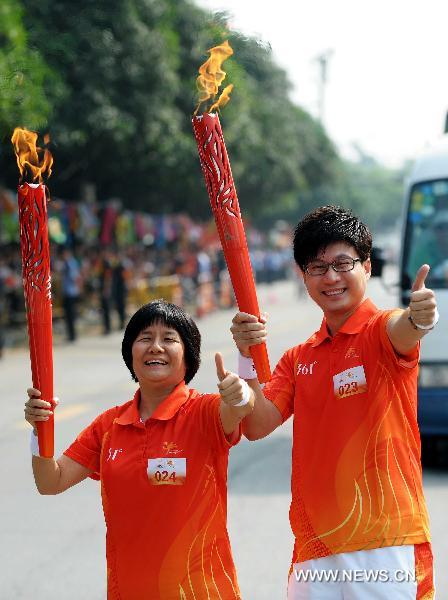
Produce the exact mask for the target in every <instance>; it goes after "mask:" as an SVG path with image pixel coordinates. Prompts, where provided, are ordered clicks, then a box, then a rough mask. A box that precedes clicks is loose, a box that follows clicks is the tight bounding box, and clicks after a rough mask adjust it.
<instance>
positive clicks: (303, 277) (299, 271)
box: [296, 264, 306, 281]
mask: <svg viewBox="0 0 448 600" xmlns="http://www.w3.org/2000/svg"><path fill="white" fill-rule="evenodd" d="M296 271H297V275H298V276H299V277H301V278H302V279H303V281H305V275H306V273H305V272H304V271H302V269H301V268H300V267H299V265H298V264H296Z"/></svg>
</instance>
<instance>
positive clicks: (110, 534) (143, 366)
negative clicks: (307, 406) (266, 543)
mask: <svg viewBox="0 0 448 600" xmlns="http://www.w3.org/2000/svg"><path fill="white" fill-rule="evenodd" d="M200 346H201V336H200V333H199V331H198V328H197V326H196V324H195V322H194V321H193V319H192V318H191V317H190V316H189V315H188V314H187V313H185V311H183V309H181V308H179V307H178V306H176V305H174V304H170V303H168V302H165V301H163V300H158V301H154V302H150V303H149V304H146V305H145V306H143V307H141V308H140V309H139V310H138V311H137V312H136V313H135V314H134V315H133V316H132V318H131V319H130V321H129V323H128V325H127V327H126V330H125V333H124V337H123V343H122V356H123V360H124V362H125V364H126V366H127V367H128V369H129V371H130V373H131V376H132V378H133V379H134V381H136V382H137V384H138V386H137V389H136V392H135V395H134V397H133V399H132V400H129V401H128V402H125V403H124V404H122V405H121V406H114V407H112V408H110V409H109V410H107V411H105V412H104V413H102V414H101V415H99V416H98V417H97V418H96V419H95V420H94V421H93V422H92V423H91V424H90V425H88V426H87V428H86V429H85V430H84V431H82V432H81V433H80V434H79V435H78V437H77V438H76V440H75V441H74V442H73V444H71V446H69V448H67V450H65V452H64V453H63V455H62V456H61V457H59V458H58V459H57V460H54V458H41V457H40V456H39V452H38V448H37V437H36V425H37V423H38V422H39V421H45V420H46V419H48V417H49V415H50V414H51V410H52V408H51V405H50V403H48V402H44V401H43V400H40V398H39V396H40V392H39V390H36V389H33V388H30V389H29V390H28V396H29V399H28V400H27V402H26V404H25V418H26V420H27V421H28V422H29V423H30V424H31V425H32V427H33V431H32V432H31V448H32V453H33V457H32V466H33V473H34V478H35V481H36V486H37V489H38V490H39V492H40V493H41V494H50V495H53V494H60V493H61V492H65V491H66V490H68V489H69V488H70V487H72V486H73V485H76V484H78V483H80V482H81V481H83V480H84V479H86V478H88V477H91V478H92V479H99V480H100V481H101V493H102V500H103V510H104V515H105V520H106V526H107V538H106V553H107V572H108V577H107V588H108V596H107V597H108V598H110V599H112V598H123V599H126V600H143V599H148V600H149V599H151V600H152V599H154V600H156V599H157V598H160V599H162V598H163V599H164V600H172V599H175V598H176V599H180V598H184V599H186V600H194V599H195V598H196V599H199V598H201V599H202V598H216V599H218V598H222V599H223V600H224V599H225V600H239V599H240V598H241V595H240V592H239V589H238V583H237V577H236V571H235V566H234V563H233V559H232V553H231V548H230V541H229V536H228V533H227V525H226V519H227V463H228V455H229V450H230V448H231V447H232V446H234V445H235V444H236V443H238V441H239V439H240V437H241V431H240V429H241V425H240V424H241V420H242V419H243V418H244V417H245V416H246V415H248V414H249V413H250V412H251V411H252V410H253V406H254V393H253V392H252V390H251V389H250V388H249V386H248V385H247V383H246V382H245V381H244V380H242V379H240V378H239V377H238V376H237V375H235V374H233V373H230V372H229V371H226V369H225V367H224V363H223V359H222V356H221V354H219V353H217V354H216V356H215V361H216V372H217V378H218V382H219V383H218V389H219V394H201V393H199V392H197V391H196V390H194V389H192V388H191V387H189V385H188V384H189V383H190V381H191V379H192V378H193V377H194V375H195V374H196V372H197V370H198V368H199V364H200Z"/></svg>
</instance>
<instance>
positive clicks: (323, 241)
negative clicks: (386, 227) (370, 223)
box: [293, 206, 372, 271]
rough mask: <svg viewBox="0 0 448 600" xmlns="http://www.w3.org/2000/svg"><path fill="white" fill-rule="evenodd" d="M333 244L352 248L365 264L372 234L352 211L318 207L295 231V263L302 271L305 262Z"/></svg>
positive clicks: (369, 251) (338, 207)
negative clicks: (338, 243) (343, 244)
mask: <svg viewBox="0 0 448 600" xmlns="http://www.w3.org/2000/svg"><path fill="white" fill-rule="evenodd" d="M334 242H345V243H347V244H350V246H352V247H353V248H354V249H355V250H356V252H357V254H358V256H359V258H360V259H361V260H362V262H364V261H365V260H367V259H368V258H369V256H370V253H371V251H372V234H371V233H370V231H369V229H368V227H367V226H366V225H365V224H364V223H363V222H362V221H361V220H360V219H358V217H356V216H355V215H353V213H352V212H351V210H349V209H346V208H342V206H321V207H319V208H316V209H315V210H313V211H312V212H310V213H308V214H307V215H306V216H305V217H304V218H303V219H302V220H301V221H300V222H299V224H298V225H297V227H296V229H295V231H294V244H293V248H294V260H295V261H296V263H297V264H298V265H299V267H300V268H301V269H302V271H305V269H306V267H307V265H308V263H309V262H310V261H312V260H315V259H316V258H317V257H318V255H319V253H320V252H321V251H323V250H325V248H326V247H327V246H329V245H330V244H333V243H334Z"/></svg>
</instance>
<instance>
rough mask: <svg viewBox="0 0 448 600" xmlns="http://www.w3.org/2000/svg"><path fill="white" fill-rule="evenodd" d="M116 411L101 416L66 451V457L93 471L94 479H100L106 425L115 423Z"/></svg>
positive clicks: (111, 410)
mask: <svg viewBox="0 0 448 600" xmlns="http://www.w3.org/2000/svg"><path fill="white" fill-rule="evenodd" d="M115 412H116V409H115V408H113V409H110V410H108V411H106V412H105V413H102V414H101V415H99V416H98V417H97V418H96V419H95V420H94V421H92V423H90V425H88V426H87V427H86V428H85V429H84V430H83V431H81V433H80V434H79V435H78V437H77V438H76V440H75V441H74V442H73V443H72V444H71V445H70V446H69V447H68V448H67V450H65V452H64V454H65V456H68V457H69V458H71V459H72V460H74V461H76V462H77V463H79V464H80V465H83V466H84V467H86V468H87V469H90V470H91V471H92V474H91V475H90V477H91V478H92V479H100V457H101V447H102V441H103V436H104V432H105V430H106V427H107V425H106V423H108V422H110V424H111V423H112V422H113V418H114V416H115Z"/></svg>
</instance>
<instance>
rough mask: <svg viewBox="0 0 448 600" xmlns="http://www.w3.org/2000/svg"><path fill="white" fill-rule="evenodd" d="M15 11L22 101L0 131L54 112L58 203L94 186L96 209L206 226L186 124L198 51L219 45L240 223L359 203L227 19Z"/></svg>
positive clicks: (37, 3)
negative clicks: (229, 90) (104, 206)
mask: <svg viewBox="0 0 448 600" xmlns="http://www.w3.org/2000/svg"><path fill="white" fill-rule="evenodd" d="M22 2H23V7H24V11H23V13H22V12H21V10H20V9H19V8H18V5H17V3H16V0H3V4H2V8H0V10H2V11H3V13H4V14H6V13H5V9H4V7H5V6H8V5H9V6H10V7H13V9H10V12H9V13H8V14H9V17H8V18H9V21H8V24H6V21H2V23H4V24H3V25H0V32H1V31H3V30H5V31H7V32H8V36H9V38H8V39H10V38H11V36H12V37H14V36H13V33H12V32H13V31H17V32H18V33H17V35H16V42H15V46H14V47H15V48H16V58H17V56H18V55H20V52H19V51H18V50H17V48H22V53H23V54H26V58H27V60H28V61H29V62H28V63H27V64H28V67H29V68H28V71H26V72H27V73H28V74H29V77H28V78H27V77H25V78H24V80H23V81H22V83H21V84H20V85H22V87H21V88H20V86H19V84H18V83H17V85H16V96H17V95H19V96H20V99H19V100H17V98H16V99H15V100H14V101H13V102H12V103H10V105H6V104H4V106H3V105H0V106H3V108H4V110H3V113H2V110H1V108H0V122H1V117H2V114H5V115H7V118H6V117H4V118H3V122H4V125H5V126H6V125H7V126H8V127H10V128H12V124H14V125H16V124H18V123H22V122H23V121H22V119H21V118H20V116H21V115H20V114H19V113H18V112H17V111H18V107H20V108H21V110H22V111H24V112H26V111H28V112H27V114H28V119H25V121H26V123H29V125H28V126H30V127H32V126H33V123H36V124H37V125H39V118H40V122H42V118H43V116H44V115H45V113H46V110H47V108H48V106H47V104H46V103H47V102H49V103H50V112H49V116H48V129H49V130H50V134H51V138H52V140H53V148H52V150H53V154H54V157H55V164H54V174H53V176H52V179H51V182H50V187H51V190H52V193H53V194H54V195H59V196H62V197H66V198H69V199H76V198H80V197H81V196H82V191H83V188H84V186H85V184H90V185H92V184H93V185H94V186H95V187H96V190H97V196H98V199H99V200H103V199H107V198H110V197H119V198H121V199H122V201H123V204H124V205H125V206H127V207H129V208H134V209H141V210H148V211H151V212H173V211H179V210H186V211H188V212H189V213H190V214H192V215H194V216H198V217H207V216H209V214H210V211H209V202H208V198H207V195H206V192H205V186H204V183H203V180H202V174H201V172H200V166H199V159H198V154H197V148H196V143H195V140H194V136H193V134H192V129H191V115H192V112H193V109H194V106H195V104H196V90H195V78H196V74H197V70H198V67H199V65H200V64H201V63H202V62H203V61H204V60H205V59H206V57H207V55H206V50H207V49H208V48H210V47H211V46H213V45H215V44H216V43H220V42H222V41H223V40H224V39H227V38H228V39H229V41H230V43H231V45H232V47H233V48H234V56H233V57H232V58H230V59H229V60H228V61H227V62H226V63H225V69H226V71H227V72H228V77H227V80H226V83H227V81H228V82H231V83H233V84H234V85H235V88H234V92H233V94H232V100H231V102H230V103H229V104H228V105H227V106H226V108H225V109H224V111H223V113H222V115H221V121H222V124H223V130H224V134H225V137H226V142H227V147H228V151H229V155H230V159H231V165H232V171H233V175H234V178H235V182H236V184H237V190H238V195H239V198H240V201H241V203H242V205H243V206H244V211H245V213H246V214H247V213H249V214H251V215H252V216H253V217H254V218H256V219H259V220H262V219H268V220H269V219H272V218H274V217H275V216H286V217H288V215H289V217H291V218H292V219H294V220H295V219H296V218H297V216H298V215H299V214H301V213H304V212H306V211H307V210H309V209H310V208H312V207H313V206H315V205H316V204H318V203H322V201H323V200H324V199H325V201H327V202H331V201H335V200H336V199H340V198H342V197H343V196H344V195H345V196H346V198H347V199H348V198H350V202H352V203H353V204H356V202H357V201H358V200H357V196H356V194H357V192H356V191H355V187H353V185H352V184H350V183H349V180H350V178H352V179H353V178H354V179H356V175H357V173H358V172H357V171H356V170H352V169H350V168H348V167H347V168H346V167H344V165H343V163H342V161H341V160H340V158H339V157H338V154H337V152H336V150H335V148H334V146H333V144H332V142H331V140H330V139H329V138H328V136H327V135H326V133H325V131H324V129H323V128H322V127H321V126H320V124H319V123H317V122H316V121H315V120H314V119H313V118H312V117H311V116H310V115H309V114H308V113H306V112H305V111H304V110H302V109H300V108H299V107H297V106H295V105H294V104H293V103H292V102H291V101H290V99H289V96H288V92H289V87H290V84H289V82H288V79H287V76H286V74H285V72H284V71H283V70H282V69H281V68H279V67H278V66H277V65H276V64H275V62H274V61H273V58H272V54H271V52H270V49H269V48H268V47H266V46H265V45H263V44H261V43H260V42H258V41H257V40H255V39H253V38H246V37H244V36H242V35H240V34H238V33H237V32H233V31H229V30H228V28H227V20H226V17H225V15H218V16H216V15H215V16H212V15H210V14H209V13H208V12H206V11H204V10H203V9H200V8H199V7H197V6H196V5H195V4H194V3H193V2H192V1H191V0H115V1H114V2H112V3H111V2H110V1H107V2H106V1H105V0H79V1H78V2H76V3H73V2H72V1H69V0H58V1H57V2H50V1H49V0H22ZM21 20H23V24H24V27H25V29H24V27H23V26H22V25H21ZM25 30H26V31H27V35H25ZM14 35H15V34H14ZM27 37H28V44H29V45H30V46H31V47H32V48H33V51H30V50H29V49H27V40H26V38H27ZM2 39H3V38H2ZM17 40H21V41H20V42H19V41H17ZM10 46H11V42H9V46H8V47H10ZM3 47H4V44H3V45H2V44H0V68H1V65H2V63H1V60H2V56H3V55H4V54H5V52H4V51H3V50H2V48H3ZM2 52H3V54H2ZM40 57H43V59H44V60H45V63H46V65H48V66H47V67H45V65H44V64H43V63H42V59H41V58H40ZM33 60H34V61H35V62H34V63H32V61H33ZM13 62H14V61H13V60H12V59H11V64H13ZM16 64H18V63H17V61H16ZM22 71H23V69H22ZM22 71H21V72H22ZM0 72H5V69H2V71H0ZM52 74H53V75H52ZM19 79H20V78H19ZM27 86H28V87H27ZM19 88H20V89H19ZM11 89H12V87H11ZM19 92H20V93H19ZM46 99H48V101H47V100H46ZM5 102H6V101H5ZM33 110H34V113H33V112H32V111H33ZM33 115H34V120H33ZM37 125H34V126H37ZM10 158H11V157H9V162H8V161H7V160H6V159H5V158H4V159H3V164H1V158H0V167H3V169H2V170H3V172H4V178H5V179H6V180H7V182H8V183H10V184H11V185H12V184H13V183H14V182H15V181H16V179H17V174H16V172H15V165H14V162H13V161H12V160H10ZM360 202H361V200H360Z"/></svg>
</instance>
